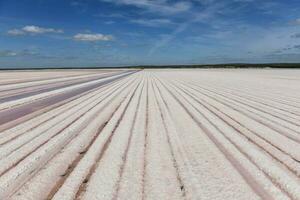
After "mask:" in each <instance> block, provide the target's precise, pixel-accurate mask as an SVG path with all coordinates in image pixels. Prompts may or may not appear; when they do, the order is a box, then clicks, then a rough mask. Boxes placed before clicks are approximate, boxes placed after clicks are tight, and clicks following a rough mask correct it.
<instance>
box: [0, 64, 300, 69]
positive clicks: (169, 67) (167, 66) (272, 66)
mask: <svg viewBox="0 0 300 200" xmlns="http://www.w3.org/2000/svg"><path fill="white" fill-rule="evenodd" d="M196 68H199V69H200V68H202V69H210V68H228V69H231V68H232V69H234V68H284V69H288V68H290V69H300V63H263V64H262V63H261V64H249V63H227V64H208V65H202V64H201V65H197V64H195V65H137V66H122V67H45V68H42V67H39V68H1V67H0V70H45V69H196Z"/></svg>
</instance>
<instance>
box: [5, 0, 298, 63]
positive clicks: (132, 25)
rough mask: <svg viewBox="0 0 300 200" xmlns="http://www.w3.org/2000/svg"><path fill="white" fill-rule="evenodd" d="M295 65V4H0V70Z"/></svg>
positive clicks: (168, 0)
mask: <svg viewBox="0 0 300 200" xmlns="http://www.w3.org/2000/svg"><path fill="white" fill-rule="evenodd" d="M271 62H300V1H299V0H185V1H183V0H0V68H16V67H17V68H22V67H109V66H112V67H113V66H127V65H168V64H169V65H172V64H177V65H180V64H215V63H271Z"/></svg>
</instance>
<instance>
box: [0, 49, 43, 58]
mask: <svg viewBox="0 0 300 200" xmlns="http://www.w3.org/2000/svg"><path fill="white" fill-rule="evenodd" d="M33 55H38V53H37V52H34V51H31V50H28V49H24V50H21V51H11V50H2V51H0V57H16V56H33Z"/></svg>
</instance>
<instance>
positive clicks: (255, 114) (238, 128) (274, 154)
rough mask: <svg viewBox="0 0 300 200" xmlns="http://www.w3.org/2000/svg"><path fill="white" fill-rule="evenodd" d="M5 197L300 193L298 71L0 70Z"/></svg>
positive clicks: (245, 199)
mask: <svg viewBox="0 0 300 200" xmlns="http://www.w3.org/2000/svg"><path fill="white" fill-rule="evenodd" d="M0 199H1V200H2V199H3V200H10V199H12V200H17V199H18V200H43V199H54V200H73V199H81V200H111V199H114V200H116V199H120V200H167V199H169V200H177V199H182V200H184V199H186V200H198V199H199V200H256V199H266V200H272V199H274V200H284V199H287V200H288V199H293V200H300V70H273V69H180V70H175V69H173V70H171V69H165V70H150V69H149V70H141V71H138V70H47V71H7V72H0Z"/></svg>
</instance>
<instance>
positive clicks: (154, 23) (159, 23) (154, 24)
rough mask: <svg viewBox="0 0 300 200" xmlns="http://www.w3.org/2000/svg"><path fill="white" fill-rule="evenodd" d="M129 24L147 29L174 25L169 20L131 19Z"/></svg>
mask: <svg viewBox="0 0 300 200" xmlns="http://www.w3.org/2000/svg"><path fill="white" fill-rule="evenodd" d="M130 22H132V23H135V24H139V25H142V26H149V27H161V26H169V25H174V22H172V21H171V20H170V19H133V20H130Z"/></svg>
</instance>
